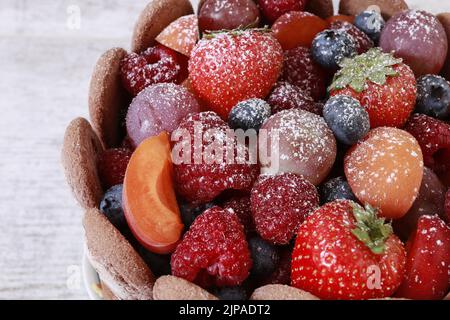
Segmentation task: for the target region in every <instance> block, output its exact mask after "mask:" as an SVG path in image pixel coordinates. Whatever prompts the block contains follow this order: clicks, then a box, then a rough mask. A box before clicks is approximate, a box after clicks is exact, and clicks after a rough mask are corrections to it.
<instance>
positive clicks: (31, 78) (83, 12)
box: [0, 0, 450, 299]
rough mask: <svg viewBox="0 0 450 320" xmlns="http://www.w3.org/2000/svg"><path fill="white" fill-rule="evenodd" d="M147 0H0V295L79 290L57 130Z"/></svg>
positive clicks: (72, 216)
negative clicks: (76, 16)
mask: <svg viewBox="0 0 450 320" xmlns="http://www.w3.org/2000/svg"><path fill="white" fill-rule="evenodd" d="M147 1H148V0H133V1H130V0H101V1H94V0H78V1H77V0H72V1H67V0H63V1H57V0H39V1H32V0H0V48H1V50H0V111H1V115H0V159H1V160H0V218H1V219H0V252H1V253H0V254H1V257H0V299H84V298H87V295H86V293H85V291H84V288H83V285H82V281H81V278H80V277H81V274H80V272H81V269H80V266H81V257H82V248H83V243H82V228H81V216H82V211H81V209H80V208H79V207H78V206H77V204H76V203H75V201H74V200H73V197H72V195H71V194H70V191H69V189H68V187H67V186H66V183H65V180H64V176H63V172H62V168H61V165H60V149H61V144H62V138H63V134H64V130H65V127H66V126H67V124H68V123H69V122H70V120H72V119H73V118H75V117H77V116H85V117H87V90H88V85H89V78H90V74H91V71H92V68H93V66H94V64H95V61H96V60H97V58H98V57H99V55H100V54H101V53H102V52H104V51H105V50H107V49H109V48H110V47H113V46H123V47H125V48H128V47H129V42H130V38H131V31H132V27H133V24H134V22H135V20H136V18H137V16H138V14H139V12H140V10H141V9H142V8H143V7H144V6H145V4H146V3H147ZM194 2H196V1H194ZM410 2H414V1H410ZM415 2H416V3H420V2H421V1H415ZM438 3H441V4H440V6H441V7H443V6H446V10H447V11H450V3H449V4H443V3H442V2H441V1H439V0H435V1H431V0H428V1H427V5H426V7H427V8H428V9H429V10H431V11H434V12H437V11H439V10H437V9H436V7H433V6H436V5H438ZM430 8H431V9H430ZM74 10H75V11H74ZM77 10H79V11H80V17H81V20H80V22H81V24H80V28H76V27H75V28H74V27H73V26H74V23H73V22H74V21H73V19H72V18H73V13H74V12H76V11H77ZM441 11H442V10H441ZM68 22H69V23H68ZM75 22H76V21H75ZM75 25H76V23H75ZM78 280H79V281H78Z"/></svg>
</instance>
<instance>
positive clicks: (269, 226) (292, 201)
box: [250, 173, 319, 244]
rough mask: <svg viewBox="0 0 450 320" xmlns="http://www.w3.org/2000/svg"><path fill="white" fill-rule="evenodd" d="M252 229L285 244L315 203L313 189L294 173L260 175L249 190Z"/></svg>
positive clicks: (263, 236)
mask: <svg viewBox="0 0 450 320" xmlns="http://www.w3.org/2000/svg"><path fill="white" fill-rule="evenodd" d="M250 200H251V205H252V214H253V219H254V221H255V225H256V231H257V232H258V233H259V235H260V236H261V237H262V238H263V239H264V240H267V241H269V242H270V243H273V244H288V243H289V241H291V240H292V238H293V237H294V235H295V233H296V232H297V229H298V227H299V226H300V224H301V223H302V222H303V221H304V220H305V218H306V217H308V215H309V214H310V213H311V211H313V210H314V209H315V208H316V207H318V205H319V194H318V192H317V189H316V188H315V187H314V185H312V184H311V183H310V182H309V181H308V180H306V179H305V178H303V177H302V176H300V175H297V174H294V173H281V174H278V175H274V176H272V175H261V176H260V177H259V179H258V180H257V181H256V182H255V185H254V186H253V189H252V193H251V197H250Z"/></svg>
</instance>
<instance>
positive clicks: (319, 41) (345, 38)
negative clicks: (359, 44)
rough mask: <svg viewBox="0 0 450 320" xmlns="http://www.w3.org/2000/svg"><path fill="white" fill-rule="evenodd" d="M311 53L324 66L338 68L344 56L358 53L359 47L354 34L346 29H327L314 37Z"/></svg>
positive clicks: (349, 56) (348, 56)
mask: <svg viewBox="0 0 450 320" xmlns="http://www.w3.org/2000/svg"><path fill="white" fill-rule="evenodd" d="M311 54H312V56H313V58H314V60H315V61H316V62H317V63H318V64H320V65H321V66H322V67H324V68H327V69H332V70H337V69H339V63H340V62H341V61H342V60H343V59H344V58H351V57H353V56H355V55H356V54H357V48H356V43H355V41H354V40H353V38H352V36H350V35H349V34H348V33H347V32H346V31H345V30H343V29H336V30H325V31H322V32H320V33H318V34H317V35H316V37H315V38H314V40H313V43H312V47H311Z"/></svg>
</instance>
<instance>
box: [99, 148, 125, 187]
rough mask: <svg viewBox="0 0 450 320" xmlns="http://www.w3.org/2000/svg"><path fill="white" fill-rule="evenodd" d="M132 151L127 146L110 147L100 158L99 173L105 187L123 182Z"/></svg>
mask: <svg viewBox="0 0 450 320" xmlns="http://www.w3.org/2000/svg"><path fill="white" fill-rule="evenodd" d="M131 155H132V151H130V150H128V149H125V148H116V149H108V150H105V151H103V152H102V154H100V156H99V158H98V164H97V168H98V175H99V177H100V181H101V182H102V185H103V188H105V189H109V188H111V187H112V186H115V185H118V184H122V183H123V179H124V178H125V171H126V170H127V166H128V162H129V161H130V158H131Z"/></svg>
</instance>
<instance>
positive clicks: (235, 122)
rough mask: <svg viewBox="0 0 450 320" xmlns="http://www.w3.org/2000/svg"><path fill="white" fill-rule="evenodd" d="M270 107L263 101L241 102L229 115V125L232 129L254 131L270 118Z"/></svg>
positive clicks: (250, 100)
mask: <svg viewBox="0 0 450 320" xmlns="http://www.w3.org/2000/svg"><path fill="white" fill-rule="evenodd" d="M270 114H271V108H270V105H269V104H268V103H267V102H265V101H264V100H261V99H249V100H245V101H241V102H239V103H238V104H237V105H236V106H235V107H234V108H233V109H231V112H230V114H229V115H228V124H229V125H230V128H232V129H243V130H244V131H246V130H248V129H254V130H256V131H259V128H261V126H262V125H263V123H264V122H265V121H266V120H267V119H268V118H269V117H270Z"/></svg>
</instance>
